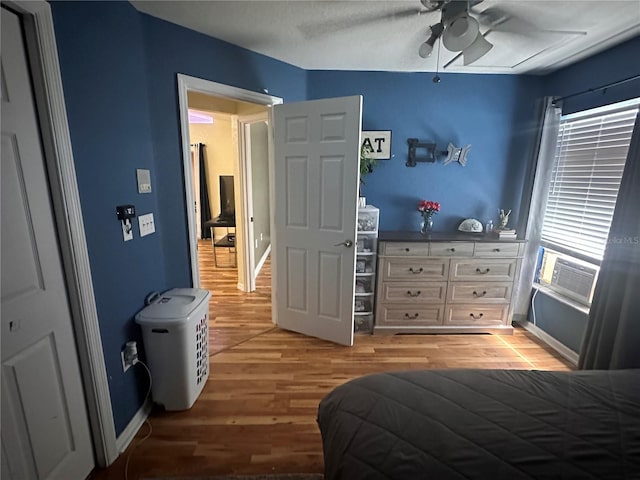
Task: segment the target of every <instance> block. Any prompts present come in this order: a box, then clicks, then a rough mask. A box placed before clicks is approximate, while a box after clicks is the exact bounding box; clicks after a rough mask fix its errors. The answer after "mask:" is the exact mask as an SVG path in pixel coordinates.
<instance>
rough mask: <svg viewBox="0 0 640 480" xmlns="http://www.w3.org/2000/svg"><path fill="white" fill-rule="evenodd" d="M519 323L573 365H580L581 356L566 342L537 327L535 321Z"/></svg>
mask: <svg viewBox="0 0 640 480" xmlns="http://www.w3.org/2000/svg"><path fill="white" fill-rule="evenodd" d="M517 323H518V325H520V326H521V327H522V328H524V329H525V330H526V331H527V332H530V333H532V334H533V335H535V336H536V337H538V338H539V339H540V340H542V341H543V342H544V343H546V344H547V345H549V346H550V347H551V348H553V349H554V350H555V351H556V352H558V353H559V354H560V355H562V356H563V357H564V358H566V359H567V360H569V361H570V362H571V363H572V364H573V365H575V366H577V365H578V360H579V358H580V356H579V355H578V354H577V353H576V352H574V351H573V350H571V349H570V348H569V347H567V346H566V345H565V344H563V343H561V342H559V341H558V340H556V339H555V338H553V337H552V336H551V335H549V334H548V333H547V332H545V331H544V330H542V329H541V328H539V327H537V326H536V325H534V324H533V323H531V322H529V321H527V320H525V321H518V322H517Z"/></svg>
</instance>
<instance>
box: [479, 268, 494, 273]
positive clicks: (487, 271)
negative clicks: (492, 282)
mask: <svg viewBox="0 0 640 480" xmlns="http://www.w3.org/2000/svg"><path fill="white" fill-rule="evenodd" d="M490 271H491V269H490V268H485V269H484V270H480V269H479V268H476V273H479V274H480V275H485V274H487V273H489V272H490Z"/></svg>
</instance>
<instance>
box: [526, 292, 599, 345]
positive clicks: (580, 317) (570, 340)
mask: <svg viewBox="0 0 640 480" xmlns="http://www.w3.org/2000/svg"><path fill="white" fill-rule="evenodd" d="M533 304H534V306H535V318H534V310H533V309H529V315H528V318H527V320H528V321H529V322H531V323H533V324H534V325H536V326H537V327H538V328H540V329H541V330H544V331H545V332H546V333H548V334H549V335H551V336H552V337H553V338H555V339H556V340H558V341H559V342H560V343H562V344H563V345H565V346H566V347H569V348H570V349H571V350H573V351H574V352H576V353H578V352H579V351H580V344H581V343H582V337H583V336H584V331H585V328H586V326H587V315H585V314H584V313H583V312H582V311H580V310H578V309H577V308H574V307H572V306H570V305H567V304H566V303H563V302H561V301H559V300H556V299H555V298H553V297H552V296H550V295H547V294H546V293H545V292H543V291H542V290H539V291H538V293H537V294H536V296H535V298H534V299H533Z"/></svg>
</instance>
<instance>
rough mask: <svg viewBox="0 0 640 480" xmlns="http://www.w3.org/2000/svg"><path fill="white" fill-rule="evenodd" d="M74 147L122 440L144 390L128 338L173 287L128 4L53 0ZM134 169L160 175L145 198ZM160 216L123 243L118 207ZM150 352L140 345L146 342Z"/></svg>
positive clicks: (140, 44) (138, 46)
mask: <svg viewBox="0 0 640 480" xmlns="http://www.w3.org/2000/svg"><path fill="white" fill-rule="evenodd" d="M51 7H52V10H53V16H54V22H55V30H56V36H57V44H58V52H59V57H60V67H61V71H62V81H63V88H64V92H65V100H66V106H67V114H68V119H69V128H70V131H71V142H72V147H73V155H74V160H75V168H76V174H77V179H78V188H79V192H80V201H81V205H82V214H83V218H84V226H85V231H86V236H87V246H88V250H89V258H90V263H91V273H92V278H93V286H94V291H95V298H96V304H97V309H98V318H99V322H100V334H101V336H102V348H103V350H104V357H105V363H106V368H107V374H108V378H109V391H110V394H111V403H112V407H113V411H114V416H115V427H116V432H117V433H118V434H119V433H120V432H122V430H123V429H124V428H125V426H126V425H127V423H128V422H129V420H130V419H131V418H132V417H133V415H134V414H135V412H136V411H137V410H138V408H139V406H140V404H141V403H142V401H143V399H144V395H145V393H146V385H147V380H146V374H145V373H144V370H142V368H140V367H134V368H133V369H132V370H130V371H128V372H126V373H125V372H123V371H122V364H121V359H120V351H121V350H122V347H123V346H124V344H125V342H126V341H128V340H131V339H135V340H137V341H138V342H139V343H140V340H141V337H140V330H139V328H138V327H137V326H136V325H135V323H134V316H135V314H136V313H137V312H138V311H139V310H140V309H141V308H142V307H143V306H144V298H145V296H146V295H147V294H148V293H149V292H150V291H153V290H163V289H165V287H166V286H167V285H168V283H167V281H166V278H165V270H164V266H163V262H162V259H163V258H164V257H165V253H164V250H163V247H162V244H163V242H162V240H163V235H164V232H165V231H166V229H164V228H163V215H162V212H161V211H159V207H158V197H159V195H160V194H161V192H160V189H159V188H157V187H158V176H157V174H158V173H159V172H158V171H157V169H156V168H155V165H154V158H153V141H152V137H151V125H150V120H149V102H148V96H147V89H148V82H147V75H146V68H145V64H146V60H145V50H144V41H143V36H142V28H141V23H140V15H139V14H138V12H137V11H136V10H134V9H133V7H132V6H131V5H129V4H128V3H125V2H52V4H51ZM136 168H148V169H151V173H152V179H151V181H152V186H153V189H154V192H153V193H151V194H144V195H142V194H138V192H137V185H136ZM122 204H133V205H135V207H136V211H137V214H138V215H140V214H144V213H149V212H153V213H154V217H155V221H156V224H157V225H158V227H159V228H157V231H156V233H155V234H154V235H149V236H147V237H144V238H140V234H139V230H138V222H137V219H133V220H134V221H133V227H134V228H133V230H134V239H133V240H131V241H128V242H126V243H125V242H124V241H123V238H122V229H121V227H120V222H119V220H118V219H117V218H116V205H122ZM141 347H142V345H141Z"/></svg>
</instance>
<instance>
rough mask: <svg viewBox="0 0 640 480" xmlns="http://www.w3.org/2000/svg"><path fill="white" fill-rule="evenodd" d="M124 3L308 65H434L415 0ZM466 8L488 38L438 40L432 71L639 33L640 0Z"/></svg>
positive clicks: (501, 0) (546, 64)
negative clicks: (454, 47) (463, 52)
mask: <svg viewBox="0 0 640 480" xmlns="http://www.w3.org/2000/svg"><path fill="white" fill-rule="evenodd" d="M131 3H132V4H133V5H134V6H135V8H137V9H138V10H139V11H141V12H145V13H148V14H149V15H152V16H155V17H158V18H161V19H164V20H167V21H169V22H173V23H176V24H178V25H182V26H184V27H187V28H190V29H193V30H196V31H199V32H202V33H205V34H207V35H210V36H212V37H216V38H219V39H222V40H225V41H227V42H230V43H233V44H236V45H239V46H241V47H244V48H247V49H249V50H253V51H255V52H259V53H263V54H265V55H268V56H270V57H273V58H277V59H279V60H282V61H284V62H287V63H290V64H293V65H296V66H298V67H302V68H304V69H307V70H377V71H405V72H423V71H427V72H433V71H435V69H436V58H437V54H436V53H437V48H436V49H434V52H433V54H432V55H431V57H429V58H427V59H422V58H420V57H419V56H418V48H419V46H420V44H421V43H422V42H424V41H425V40H426V39H427V37H428V34H429V25H431V24H435V23H437V22H438V21H440V15H441V13H440V11H435V12H426V11H424V10H425V9H424V7H423V6H422V4H421V3H420V2H419V0H412V1H404V0H403V1H368V0H351V1H305V0H289V1H264V0H262V1H243V0H236V1H211V0H209V1H154V0H134V1H132V2H131ZM421 11H422V12H421ZM483 12H484V14H483ZM487 12H493V13H494V15H491V16H489V15H488V13H487ZM496 12H498V13H499V15H495V13H496ZM472 15H473V16H475V17H476V18H478V19H479V20H482V19H483V18H484V19H485V21H484V22H481V28H480V31H481V32H483V33H484V32H486V31H487V29H488V28H491V23H492V22H491V21H490V19H493V23H494V24H495V20H496V19H497V18H498V17H501V21H502V23H500V24H499V25H497V26H495V28H494V29H493V31H491V32H490V33H489V34H487V36H486V38H487V40H489V41H490V42H491V43H493V44H494V48H493V49H492V50H491V51H490V52H489V53H488V54H486V55H485V56H484V57H482V58H481V59H480V60H478V61H477V62H475V63H474V64H472V65H469V66H466V67H465V66H463V65H462V59H461V58H460V59H457V60H455V61H453V62H452V63H451V61H452V60H454V57H455V55H456V54H455V53H453V52H449V51H447V50H446V49H444V48H442V49H441V51H440V61H439V66H440V70H441V71H442V70H443V68H444V71H445V72H465V73H514V74H522V73H547V72H550V71H553V70H556V69H558V68H561V67H563V66H566V65H568V64H570V63H573V62H576V61H578V60H580V59H582V58H585V57H587V56H590V55H593V54H594V53H597V52H599V51H601V50H604V49H606V48H609V47H611V46H613V45H615V44H618V43H621V42H623V41H624V40H627V39H630V38H632V37H634V36H636V35H640V0H622V1H613V0H599V1H596V0H557V1H549V0H546V1H540V0H519V1H516V0H484V1H482V2H481V3H479V4H478V5H476V6H475V7H473V9H472ZM505 20H506V21H505ZM639 58H640V52H639ZM447 64H449V65H448V66H447Z"/></svg>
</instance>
